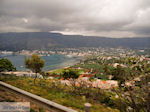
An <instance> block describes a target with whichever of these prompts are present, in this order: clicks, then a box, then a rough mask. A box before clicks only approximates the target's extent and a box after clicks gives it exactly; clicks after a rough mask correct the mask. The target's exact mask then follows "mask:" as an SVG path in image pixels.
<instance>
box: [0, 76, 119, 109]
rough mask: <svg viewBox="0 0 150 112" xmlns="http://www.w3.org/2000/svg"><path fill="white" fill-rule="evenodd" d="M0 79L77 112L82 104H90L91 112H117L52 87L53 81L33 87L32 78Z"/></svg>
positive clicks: (38, 82) (37, 83) (59, 87)
mask: <svg viewBox="0 0 150 112" xmlns="http://www.w3.org/2000/svg"><path fill="white" fill-rule="evenodd" d="M0 79H1V80H3V81H5V82H6V83H9V84H11V85H13V86H16V87H18V88H21V89H23V90H26V91H28V92H31V93H33V94H36V95H38V96H41V97H43V98H46V99H48V100H51V101H54V102H57V103H59V104H62V105H64V106H67V107H71V108H73V109H75V110H78V111H79V112H83V111H84V103H86V102H89V103H91V104H92V108H91V112H119V111H118V110H117V109H112V108H110V107H108V106H106V105H104V104H101V103H98V102H95V101H94V100H92V99H87V98H86V97H85V96H84V95H73V94H69V92H68V91H70V90H69V89H68V88H66V87H65V86H63V85H58V86H56V85H54V83H53V80H44V79H37V81H36V85H34V83H33V79H32V78H23V77H7V78H4V77H0Z"/></svg>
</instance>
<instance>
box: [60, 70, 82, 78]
mask: <svg viewBox="0 0 150 112" xmlns="http://www.w3.org/2000/svg"><path fill="white" fill-rule="evenodd" d="M62 77H63V78H64V79H68V78H72V79H77V78H78V77H79V73H77V72H76V71H74V70H64V71H63V74H62Z"/></svg>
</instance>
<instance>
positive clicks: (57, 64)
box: [0, 54, 80, 71]
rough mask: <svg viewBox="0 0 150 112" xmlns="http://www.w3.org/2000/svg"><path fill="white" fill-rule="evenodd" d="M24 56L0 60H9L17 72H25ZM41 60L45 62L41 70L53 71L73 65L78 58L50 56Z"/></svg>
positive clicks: (6, 56) (0, 56) (9, 56)
mask: <svg viewBox="0 0 150 112" xmlns="http://www.w3.org/2000/svg"><path fill="white" fill-rule="evenodd" d="M25 57H26V56H24V55H0V58H7V59H9V60H10V61H11V62H12V63H13V65H14V66H15V67H16V68H17V70H22V71H23V70H27V69H26V68H25V65H24V59H25ZM42 59H44V60H45V66H44V68H43V70H53V69H58V68H62V67H67V66H71V65H74V64H76V63H78V62H79V60H80V59H79V58H77V57H68V56H65V55H58V54H55V55H50V56H42Z"/></svg>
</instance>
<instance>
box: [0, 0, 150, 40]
mask: <svg viewBox="0 0 150 112" xmlns="http://www.w3.org/2000/svg"><path fill="white" fill-rule="evenodd" d="M34 31H36V32H39V31H44V32H47V31H49V32H61V33H63V34H81V35H96V36H109V37H136V36H138V37H140V36H142V37H143V36H150V0H0V32H34Z"/></svg>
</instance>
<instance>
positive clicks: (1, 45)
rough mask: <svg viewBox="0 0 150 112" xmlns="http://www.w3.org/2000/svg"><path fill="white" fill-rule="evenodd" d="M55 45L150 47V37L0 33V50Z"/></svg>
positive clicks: (48, 47)
mask: <svg viewBox="0 0 150 112" xmlns="http://www.w3.org/2000/svg"><path fill="white" fill-rule="evenodd" d="M54 47H75V48H77V47H126V48H150V38H148V37H143V38H142V37H141V38H106V37H96V36H82V35H62V34H60V33H49V32H24V33H0V50H13V51H14V50H15V51H17V50H22V49H27V50H33V49H50V48H54Z"/></svg>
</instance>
